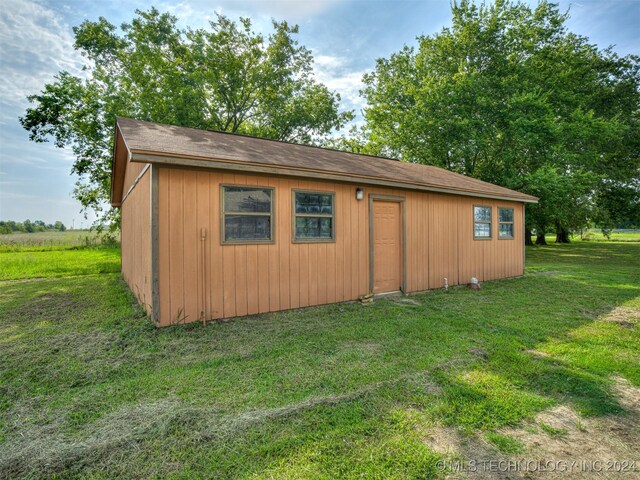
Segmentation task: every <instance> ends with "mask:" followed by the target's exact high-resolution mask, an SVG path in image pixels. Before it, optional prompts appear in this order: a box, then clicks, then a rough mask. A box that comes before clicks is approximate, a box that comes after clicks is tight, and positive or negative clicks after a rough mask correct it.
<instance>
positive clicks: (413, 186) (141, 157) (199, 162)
mask: <svg viewBox="0 0 640 480" xmlns="http://www.w3.org/2000/svg"><path fill="white" fill-rule="evenodd" d="M129 155H130V160H131V161H132V162H140V163H157V164H161V165H179V166H184V167H197V168H204V169H209V170H234V171H242V172H250V173H263V174H271V175H287V176H292V177H306V178H313V179H322V180H333V181H339V182H348V183H360V184H366V185H376V186H383V187H392V188H402V189H405V190H417V191H426V192H437V193H447V194H451V195H463V196H468V197H477V198H490V199H494V200H507V201H510V202H520V203H538V200H537V199H535V197H532V198H531V199H526V198H516V197H509V196H506V195H492V194H487V193H482V192H475V191H473V190H459V189H455V188H446V187H434V186H430V185H424V184H417V183H407V182H394V181H391V180H384V179H380V178H377V177H369V176H360V175H349V174H343V173H339V172H333V173H329V172H326V171H323V170H312V169H305V168H292V167H277V166H273V165H265V164H257V163H252V162H246V161H233V160H222V159H210V158H203V157H192V156H178V155H166V154H162V153H155V152H153V153H152V152H148V151H138V150H129Z"/></svg>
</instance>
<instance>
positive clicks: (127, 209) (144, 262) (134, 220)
mask: <svg viewBox="0 0 640 480" xmlns="http://www.w3.org/2000/svg"><path fill="white" fill-rule="evenodd" d="M143 166H144V165H143ZM127 169H129V166H127ZM150 182H151V171H150V170H147V172H146V173H145V174H144V175H143V176H142V178H141V179H140V180H139V182H138V184H137V185H136V186H135V188H134V189H133V190H131V192H130V194H129V196H128V197H127V198H126V199H125V201H124V203H123V204H122V229H121V243H122V257H121V264H122V276H123V278H124V279H125V281H126V282H127V284H128V285H129V287H130V288H131V291H132V292H133V293H134V295H135V296H136V298H137V299H138V301H139V302H140V304H142V305H143V306H144V308H145V310H146V311H147V313H151V307H152V300H151V251H150V245H151V223H150V199H151V188H150V186H151V183H150Z"/></svg>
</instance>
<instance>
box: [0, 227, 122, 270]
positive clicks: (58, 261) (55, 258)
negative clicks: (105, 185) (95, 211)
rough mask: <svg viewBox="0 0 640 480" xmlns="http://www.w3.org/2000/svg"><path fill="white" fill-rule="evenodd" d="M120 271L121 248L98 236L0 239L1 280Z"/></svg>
mask: <svg viewBox="0 0 640 480" xmlns="http://www.w3.org/2000/svg"><path fill="white" fill-rule="evenodd" d="M119 271H120V248H119V247H118V245H117V244H113V243H110V242H107V241H105V240H103V239H102V238H101V237H99V236H98V235H97V234H96V232H92V231H89V230H72V231H67V232H38V233H13V234H9V235H0V280H15V279H24V278H37V277H61V276H69V275H88V274H95V273H117V272H119Z"/></svg>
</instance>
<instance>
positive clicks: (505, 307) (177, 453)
mask: <svg viewBox="0 0 640 480" xmlns="http://www.w3.org/2000/svg"><path fill="white" fill-rule="evenodd" d="M106 251H108V252H109V253H108V254H105V255H113V257H111V256H110V257H109V260H104V259H100V260H98V258H99V257H100V255H102V254H104V252H106ZM66 252H67V251H65V252H64V253H66ZM24 253H25V252H18V253H15V254H14V253H5V254H0V262H2V261H3V262H5V263H4V264H2V265H0V272H2V274H3V275H6V273H5V269H4V268H1V267H4V265H16V264H20V263H21V262H22V260H20V258H22V257H21V255H23V254H24ZM26 253H28V252H26ZM44 253H45V255H44V256H43V257H42V259H41V260H42V261H40V260H38V261H35V263H34V262H32V263H30V264H29V266H28V267H23V268H19V267H13V266H11V267H10V268H9V271H11V272H12V273H11V275H10V276H5V277H4V278H19V277H20V276H21V275H24V277H33V276H47V274H46V272H47V267H46V265H47V264H48V263H52V264H56V265H57V267H56V268H57V269H58V270H57V271H56V272H57V273H52V274H62V273H61V272H63V271H65V269H66V271H67V272H69V274H70V275H71V276H61V277H58V278H38V279H33V278H26V279H24V278H23V279H22V280H5V281H2V282H0V350H1V351H2V355H0V477H6V476H31V477H38V478H40V477H50V476H55V477H56V478H73V477H78V476H82V477H87V476H88V477H92V478H109V479H111V478H117V477H124V478H132V477H136V478H137V477H145V478H146V477H150V478H212V477H218V478H327V479H330V478H331V479H333V478H380V479H382V478H434V477H438V476H443V475H444V473H442V472H439V471H438V469H437V468H436V462H437V461H438V460H439V459H442V458H443V457H442V454H439V453H437V452H436V451H434V450H433V449H431V448H430V446H429V442H428V438H429V434H430V432H431V430H432V429H433V427H434V426H438V425H439V426H443V427H445V428H446V427H453V428H456V429H460V430H461V431H462V432H464V433H465V434H467V435H479V436H484V437H485V438H486V439H487V440H488V441H489V442H490V443H491V444H492V445H494V448H495V449H496V451H497V452H504V453H506V454H515V453H519V452H520V451H521V449H522V445H521V444H520V443H519V442H518V441H516V440H514V439H512V438H510V437H508V436H506V435H503V434H501V433H497V432H498V431H499V430H500V429H501V428H505V427H512V426H519V425H523V424H524V423H525V422H528V421H530V420H532V419H533V418H534V416H535V415H536V414H537V413H539V412H540V411H542V410H544V409H546V408H549V407H551V406H554V405H558V404H567V405H570V406H571V407H573V408H575V409H576V410H577V411H578V412H579V413H580V414H582V415H592V416H603V415H625V410H624V408H623V406H622V405H620V404H619V403H618V400H617V397H616V396H615V395H614V394H613V391H612V379H611V377H612V375H614V374H615V375H622V376H623V377H625V378H626V379H627V380H629V381H630V382H631V383H632V384H634V385H636V386H638V385H640V328H639V327H638V325H637V323H636V322H635V321H629V322H625V321H610V319H609V317H607V316H608V315H610V314H612V312H613V313H616V312H618V313H617V314H616V316H614V317H613V318H614V319H618V320H620V318H622V317H624V312H627V311H629V312H636V314H637V312H638V310H639V309H640V244H635V243H631V242H630V243H600V242H576V243H574V244H571V245H550V246H548V247H541V248H532V249H528V250H527V275H526V276H525V277H523V278H519V279H513V280H504V281H497V282H490V283H486V284H484V285H483V288H482V290H481V291H480V292H473V291H471V290H468V289H466V288H454V289H451V290H450V291H449V292H448V293H445V292H443V291H432V292H427V293H422V294H417V295H412V297H411V298H412V299H414V300H416V302H417V303H418V304H417V305H412V304H407V303H401V302H397V301H394V300H393V299H386V300H376V301H375V302H374V303H373V304H371V305H361V304H356V303H353V304H340V305H328V306H324V307H317V308H309V309H305V310H299V311H289V312H280V313H276V314H270V315H261V316H253V317H247V318H241V319H235V320H232V321H229V322H223V323H212V324H209V325H207V326H205V327H203V326H201V325H188V326H180V327H170V328H165V329H159V330H158V329H155V327H153V326H152V324H151V322H150V320H149V319H148V318H147V317H146V316H145V315H144V313H143V311H142V310H141V309H140V308H139V307H138V306H137V305H136V304H135V302H134V301H133V298H132V295H131V294H130V293H129V292H128V290H127V289H126V287H125V285H124V284H123V282H122V281H121V280H120V277H119V274H117V273H103V274H86V273H92V272H96V273H97V271H96V270H95V269H96V268H99V267H97V266H98V265H100V264H101V262H103V260H104V262H105V264H106V263H108V264H109V265H111V266H110V267H109V268H112V267H113V266H114V265H117V253H116V254H115V255H114V254H113V252H112V251H111V250H108V249H96V250H77V251H69V253H70V254H72V256H70V257H64V256H59V257H56V260H55V261H53V260H52V259H51V258H50V259H49V260H47V257H46V255H50V254H53V253H55V254H56V255H57V254H58V253H59V252H44ZM84 253H87V254H88V255H90V257H89V258H85V259H84V261H83V260H76V259H75V257H74V256H73V255H82V254H84ZM2 255H6V256H7V257H6V258H7V259H10V260H6V259H5V260H2ZM12 256H15V257H16V259H15V260H14V259H11V258H12ZM109 262H110V263H109ZM85 264H88V265H92V266H91V267H90V268H88V270H83V268H84V267H83V265H85ZM92 269H93V270H92ZM21 271H24V272H25V273H24V274H21V273H20V272H21ZM98 271H99V270H98ZM107 271H113V270H107ZM43 272H45V273H43ZM620 312H622V313H620ZM605 318H607V319H608V320H606V321H605Z"/></svg>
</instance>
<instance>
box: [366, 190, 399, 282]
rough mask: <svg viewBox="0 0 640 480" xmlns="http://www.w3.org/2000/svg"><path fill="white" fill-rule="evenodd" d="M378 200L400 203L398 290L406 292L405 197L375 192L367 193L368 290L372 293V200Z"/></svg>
mask: <svg viewBox="0 0 640 480" xmlns="http://www.w3.org/2000/svg"><path fill="white" fill-rule="evenodd" d="M376 200H379V201H382V202H397V203H399V204H400V210H401V217H402V218H401V219H400V222H401V223H402V231H401V234H402V240H401V244H400V245H401V248H402V265H401V267H402V284H401V285H400V291H401V292H402V293H405V294H406V293H407V215H406V208H405V200H406V199H405V197H402V196H398V195H381V194H377V193H370V194H369V292H370V293H373V284H374V272H373V268H374V258H373V247H374V241H373V202H374V201H376Z"/></svg>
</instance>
